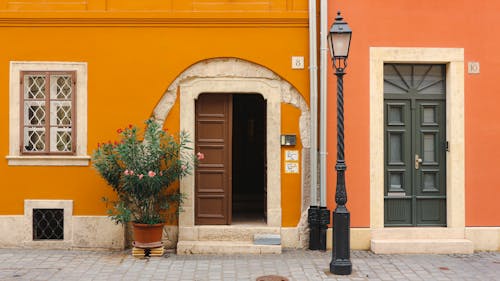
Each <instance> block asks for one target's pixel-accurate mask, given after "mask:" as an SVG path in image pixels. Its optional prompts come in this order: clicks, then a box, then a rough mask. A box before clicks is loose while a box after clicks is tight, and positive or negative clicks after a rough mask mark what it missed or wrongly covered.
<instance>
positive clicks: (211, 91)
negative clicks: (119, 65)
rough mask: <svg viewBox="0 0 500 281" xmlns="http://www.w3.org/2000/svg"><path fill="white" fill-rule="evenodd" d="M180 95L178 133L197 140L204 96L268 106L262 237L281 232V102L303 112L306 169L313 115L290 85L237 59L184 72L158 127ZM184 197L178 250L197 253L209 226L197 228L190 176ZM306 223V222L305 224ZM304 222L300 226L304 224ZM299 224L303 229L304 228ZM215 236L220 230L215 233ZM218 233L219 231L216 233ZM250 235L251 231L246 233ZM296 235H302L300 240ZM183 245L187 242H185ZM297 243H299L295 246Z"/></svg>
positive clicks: (162, 105) (305, 179) (306, 190)
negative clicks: (243, 98)
mask: <svg viewBox="0 0 500 281" xmlns="http://www.w3.org/2000/svg"><path fill="white" fill-rule="evenodd" d="M178 91H179V96H180V111H181V116H180V128H181V130H185V131H187V132H188V133H190V134H191V135H192V136H194V135H195V132H196V129H195V121H196V118H195V115H196V110H195V105H196V101H197V100H198V99H199V96H200V95H202V94H203V95H215V94H217V95H220V94H237V95H254V94H258V95H260V96H262V97H263V99H264V100H265V103H266V111H265V116H266V118H265V122H266V133H265V140H266V144H265V145H266V164H267V173H266V174H265V177H266V179H267V186H266V191H267V192H266V207H265V213H266V215H267V221H266V223H265V227H267V228H268V229H267V230H265V231H264V232H267V233H278V234H280V232H281V162H280V161H281V159H280V158H281V157H280V156H281V155H280V153H281V147H280V143H279V140H280V132H281V130H280V128H281V103H288V104H291V105H293V106H295V107H297V108H299V109H300V110H301V112H302V113H301V117H300V121H299V122H300V124H299V127H300V135H299V137H300V140H301V142H302V145H303V150H302V166H303V167H310V165H309V148H310V143H309V119H310V116H309V110H308V107H307V104H306V102H305V100H304V99H303V98H302V96H301V95H300V94H299V93H298V91H297V90H296V89H295V88H294V87H293V86H292V85H291V84H289V83H288V82H287V81H285V80H283V79H282V78H281V77H279V76H278V75H276V74H275V73H274V72H272V71H270V70H269V69H267V68H265V67H262V66H260V65H257V64H254V63H251V62H248V61H244V60H241V59H236V58H217V59H210V60H206V61H202V62H199V63H197V64H195V65H193V66H191V67H189V68H188V69H187V70H185V71H184V72H183V73H182V74H181V75H179V77H177V79H176V80H175V81H174V82H173V83H172V84H171V85H170V87H169V88H168V90H167V92H166V93H165V94H164V96H163V97H162V99H161V101H160V102H159V104H158V105H157V106H156V108H155V110H154V116H155V118H156V119H157V120H159V122H162V123H163V122H164V120H165V119H166V117H167V115H168V112H169V111H170V108H171V107H172V106H173V104H174V102H175V100H176V98H177V92H178ZM309 179H310V171H309V170H308V169H303V173H302V194H303V196H302V198H303V200H302V206H301V210H306V209H307V207H308V205H309V194H310V184H309ZM181 192H182V193H184V194H185V195H186V200H185V201H184V204H183V212H181V213H180V216H179V241H180V242H179V245H178V250H179V249H181V252H182V250H183V249H184V250H185V252H193V247H194V246H193V245H195V244H196V242H197V241H199V240H202V237H201V236H203V235H204V234H203V232H204V231H205V230H207V229H208V228H207V227H203V226H199V225H196V223H195V217H196V212H195V207H196V206H195V204H196V203H195V202H196V200H195V198H196V194H195V177H194V176H189V177H186V178H184V179H183V180H182V181H181ZM301 221H302V220H301ZM301 223H302V222H301ZM301 223H300V224H301ZM215 231H217V229H215ZM218 231H219V232H220V231H221V230H218ZM243 232H250V233H251V232H252V229H243ZM297 236H298V235H297ZM181 242H183V243H181ZM296 244H298V242H297V243H296ZM190 247H191V248H190Z"/></svg>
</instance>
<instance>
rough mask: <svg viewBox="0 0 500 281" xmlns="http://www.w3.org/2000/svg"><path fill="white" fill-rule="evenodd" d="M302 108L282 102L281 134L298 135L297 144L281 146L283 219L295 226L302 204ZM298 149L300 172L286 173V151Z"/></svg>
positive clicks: (284, 221)
mask: <svg viewBox="0 0 500 281" xmlns="http://www.w3.org/2000/svg"><path fill="white" fill-rule="evenodd" d="M300 114H301V112H300V109H298V108H296V107H294V106H292V105H289V104H281V134H292V135H296V136H297V145H295V146H283V147H281V163H282V165H281V166H282V169H281V170H282V173H281V207H282V209H283V214H282V221H283V226H284V227H294V226H297V223H298V222H299V219H300V206H301V204H302V202H301V198H302V190H301V185H300V184H301V177H302V175H301V174H300V173H302V170H303V167H302V143H301V141H300V133H299V132H300V131H299V117H300ZM286 150H296V151H298V152H299V161H298V163H299V172H300V173H299V174H291V173H290V174H287V173H284V172H283V171H284V168H283V165H284V163H285V151H286Z"/></svg>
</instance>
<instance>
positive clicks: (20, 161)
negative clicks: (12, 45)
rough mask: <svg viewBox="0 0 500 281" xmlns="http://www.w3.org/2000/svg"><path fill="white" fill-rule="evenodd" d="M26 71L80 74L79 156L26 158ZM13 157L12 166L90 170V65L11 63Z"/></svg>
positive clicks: (77, 131)
mask: <svg viewBox="0 0 500 281" xmlns="http://www.w3.org/2000/svg"><path fill="white" fill-rule="evenodd" d="M22 71H75V72H76V77H77V79H76V91H77V93H78V95H77V96H76V112H78V114H77V115H76V120H75V123H74V124H75V126H76V143H75V146H76V152H75V154H74V155H26V154H22V152H21V151H20V141H21V136H20V132H21V126H22V124H21V123H20V120H21V110H20V102H21V96H20V93H21V89H20V86H21V84H20V79H21V72H22ZM9 85H10V86H9V155H7V157H6V158H7V161H8V165H10V166H88V165H89V162H90V156H88V155H87V63H86V62H25V61H11V62H10V80H9Z"/></svg>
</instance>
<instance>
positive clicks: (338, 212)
mask: <svg viewBox="0 0 500 281" xmlns="http://www.w3.org/2000/svg"><path fill="white" fill-rule="evenodd" d="M351 35H352V31H351V29H350V28H349V26H348V25H347V23H346V22H345V21H344V19H343V18H342V16H341V15H340V12H338V13H337V16H336V17H335V22H334V23H333V24H332V27H331V28H330V33H329V34H328V42H329V44H330V53H331V57H332V62H333V67H334V68H335V75H336V76H337V163H336V164H335V170H337V186H336V190H335V203H337V207H336V208H335V210H334V211H333V249H332V261H331V262H330V272H331V273H333V274H337V275H349V274H351V273H352V263H351V260H350V237H349V236H350V229H349V228H350V220H351V218H350V214H349V210H347V208H346V206H345V204H346V203H347V192H346V187H345V170H346V169H347V166H346V164H345V160H344V84H343V83H344V82H343V77H344V74H345V68H346V67H347V57H348V55H349V45H350V43H351Z"/></svg>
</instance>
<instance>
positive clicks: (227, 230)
mask: <svg viewBox="0 0 500 281" xmlns="http://www.w3.org/2000/svg"><path fill="white" fill-rule="evenodd" d="M196 228H197V233H198V236H197V238H198V239H196V238H195V240H199V241H246V242H253V241H254V239H255V235H256V234H276V235H280V231H281V230H280V228H279V227H268V226H252V225H250V226H244V225H210V226H207V225H203V226H196Z"/></svg>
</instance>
